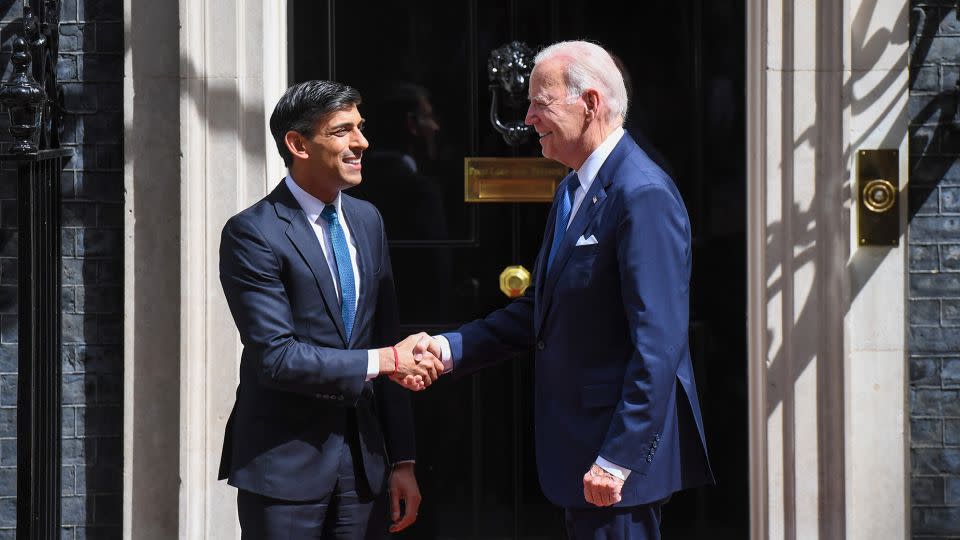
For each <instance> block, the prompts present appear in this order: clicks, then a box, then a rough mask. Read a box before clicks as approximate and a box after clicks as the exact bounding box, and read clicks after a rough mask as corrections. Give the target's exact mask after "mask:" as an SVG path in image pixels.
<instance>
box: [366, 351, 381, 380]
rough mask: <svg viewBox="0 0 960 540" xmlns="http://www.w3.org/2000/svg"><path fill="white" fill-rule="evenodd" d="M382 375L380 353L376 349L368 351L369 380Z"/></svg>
mask: <svg viewBox="0 0 960 540" xmlns="http://www.w3.org/2000/svg"><path fill="white" fill-rule="evenodd" d="M377 375H380V353H379V352H377V350H376V349H369V350H367V380H368V381H369V380H371V379H375V378H376V377H377Z"/></svg>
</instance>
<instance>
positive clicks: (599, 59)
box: [534, 41, 629, 124]
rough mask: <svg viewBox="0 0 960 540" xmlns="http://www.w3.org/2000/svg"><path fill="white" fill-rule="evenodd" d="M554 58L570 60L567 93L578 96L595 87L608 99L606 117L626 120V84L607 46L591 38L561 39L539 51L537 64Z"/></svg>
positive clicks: (535, 61) (617, 121) (620, 122)
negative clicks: (604, 46)
mask: <svg viewBox="0 0 960 540" xmlns="http://www.w3.org/2000/svg"><path fill="white" fill-rule="evenodd" d="M554 58H564V59H566V60H567V62H566V65H565V66H564V75H565V76H566V81H567V95H568V96H570V97H579V96H580V95H582V94H583V93H584V92H586V91H587V90H588V89H590V88H593V89H594V90H596V91H597V92H599V93H600V95H601V96H603V98H604V99H605V100H606V102H607V105H608V111H607V120H608V121H609V122H611V123H613V124H623V121H624V120H626V118H627V107H628V106H629V103H628V101H629V100H628V99H627V88H626V86H625V85H624V84H623V75H622V74H621V73H620V69H619V68H617V65H616V64H615V63H614V61H613V58H611V57H610V53H608V52H607V51H606V49H604V48H603V47H601V46H599V45H597V44H596V43H590V42H589V41H561V42H558V43H554V44H553V45H550V46H549V47H547V48H545V49H543V50H542V51H540V52H539V53H537V56H536V58H535V59H534V64H539V63H540V62H543V61H546V60H552V59H554Z"/></svg>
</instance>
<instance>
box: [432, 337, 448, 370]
mask: <svg viewBox="0 0 960 540" xmlns="http://www.w3.org/2000/svg"><path fill="white" fill-rule="evenodd" d="M433 339H435V340H437V343H439V344H440V362H442V363H443V372H444V373H447V372H450V371H453V353H452V352H450V341H449V340H448V339H447V337H446V336H433Z"/></svg>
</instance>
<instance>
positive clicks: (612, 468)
mask: <svg viewBox="0 0 960 540" xmlns="http://www.w3.org/2000/svg"><path fill="white" fill-rule="evenodd" d="M596 463H597V466H598V467H600V468H601V469H603V470H605V471H607V472H608V473H610V474H612V475H614V476H616V477H617V478H619V479H621V480H623V481H624V482H626V481H627V478H629V477H630V469H627V468H625V467H621V466H619V465H617V464H615V463H610V462H609V461H607V460H606V459H604V458H603V456H597V462H596Z"/></svg>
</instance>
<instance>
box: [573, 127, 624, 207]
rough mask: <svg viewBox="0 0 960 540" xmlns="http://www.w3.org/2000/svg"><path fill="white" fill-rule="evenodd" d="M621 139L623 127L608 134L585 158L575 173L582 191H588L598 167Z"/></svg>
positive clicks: (598, 169) (598, 170)
mask: <svg viewBox="0 0 960 540" xmlns="http://www.w3.org/2000/svg"><path fill="white" fill-rule="evenodd" d="M621 138H623V126H621V127H618V128H617V129H615V130H613V131H612V132H610V134H609V135H607V138H606V139H604V140H603V142H602V143H600V146H598V147H597V148H596V150H594V151H593V152H592V153H591V154H590V155H589V156H587V159H586V161H584V162H583V165H581V166H580V169H579V170H578V171H577V178H579V179H580V185H581V186H582V187H583V191H587V190H589V189H590V184H592V183H593V180H594V178H596V177H597V173H598V172H600V167H602V166H603V162H604V161H606V160H607V157H608V156H610V153H611V152H613V149H614V148H615V147H616V146H617V143H618V142H620V139H621Z"/></svg>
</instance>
